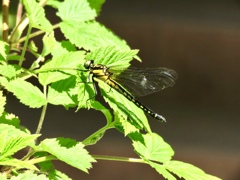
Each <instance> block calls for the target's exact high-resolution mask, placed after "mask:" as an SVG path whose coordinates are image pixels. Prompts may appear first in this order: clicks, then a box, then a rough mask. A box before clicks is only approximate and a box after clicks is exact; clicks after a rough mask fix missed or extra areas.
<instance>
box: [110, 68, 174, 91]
mask: <svg viewBox="0 0 240 180" xmlns="http://www.w3.org/2000/svg"><path fill="white" fill-rule="evenodd" d="M109 71H110V72H112V73H113V75H112V76H111V78H112V79H113V80H115V81H116V82H117V83H119V84H120V85H121V86H122V87H123V88H125V89H126V90H127V91H128V92H130V93H131V94H132V95H133V96H145V95H147V94H151V93H154V92H157V91H161V90H163V89H165V88H167V87H171V86H173V85H174V84H175V81H176V79H177V73H176V72H175V71H174V70H171V69H168V68H163V67H157V68H135V67H129V68H128V69H126V70H123V71H119V70H114V69H111V68H110V69H109Z"/></svg>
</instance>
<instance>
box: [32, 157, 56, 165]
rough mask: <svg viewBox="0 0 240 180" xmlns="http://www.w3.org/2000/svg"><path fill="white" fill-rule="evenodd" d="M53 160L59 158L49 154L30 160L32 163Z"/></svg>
mask: <svg viewBox="0 0 240 180" xmlns="http://www.w3.org/2000/svg"><path fill="white" fill-rule="evenodd" d="M51 160H57V158H56V157H55V156H53V155H49V156H44V157H40V158H36V159H31V160H29V161H28V162H29V163H31V164H36V163H40V162H45V161H51Z"/></svg>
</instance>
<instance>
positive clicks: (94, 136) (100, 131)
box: [82, 122, 114, 145]
mask: <svg viewBox="0 0 240 180" xmlns="http://www.w3.org/2000/svg"><path fill="white" fill-rule="evenodd" d="M113 123H114V122H113ZM113 127H114V126H113V125H112V124H107V125H106V126H104V127H102V128H101V129H99V130H98V131H96V132H95V133H93V134H91V135H90V136H88V137H87V138H86V139H84V140H83V141H82V143H83V144H84V145H92V144H95V143H96V142H94V143H91V140H92V139H96V137H100V138H101V137H102V134H103V133H104V132H105V131H106V130H108V129H111V128H113Z"/></svg>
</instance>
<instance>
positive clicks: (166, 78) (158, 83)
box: [84, 60, 177, 122]
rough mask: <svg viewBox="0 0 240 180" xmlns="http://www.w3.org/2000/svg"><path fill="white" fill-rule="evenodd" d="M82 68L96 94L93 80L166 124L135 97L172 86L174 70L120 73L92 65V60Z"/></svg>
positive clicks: (125, 70)
mask: <svg viewBox="0 0 240 180" xmlns="http://www.w3.org/2000/svg"><path fill="white" fill-rule="evenodd" d="M84 68H85V69H86V71H88V72H89V76H88V79H89V80H90V76H91V77H92V82H93V84H94V90H95V93H96V94H97V89H96V86H95V80H94V79H95V78H97V79H99V80H101V81H103V82H105V83H106V84H108V85H109V86H110V87H111V88H113V89H115V90H116V91H117V92H119V93H120V94H122V95H123V96H125V97H126V98H127V99H128V100H129V101H132V102H133V103H134V104H135V105H136V106H137V107H139V108H141V109H142V110H143V111H144V112H146V113H147V114H149V115H150V116H152V117H153V118H155V119H157V120H159V121H161V122H166V119H165V118H164V117H163V116H161V115H160V114H158V113H156V112H154V111H153V110H151V109H150V108H148V107H147V106H145V105H144V104H142V103H141V102H139V101H138V100H137V99H136V98H135V97H137V96H145V95H148V94H151V93H154V92H157V91H160V90H163V89H165V88H167V87H171V86H173V85H174V84H175V81H176V79H177V73H176V72H175V71H174V70H172V69H168V68H164V67H155V68H135V67H129V68H127V69H124V70H121V71H120V70H119V69H117V68H116V69H114V68H109V67H108V66H106V65H102V64H94V60H88V61H86V62H85V63H84Z"/></svg>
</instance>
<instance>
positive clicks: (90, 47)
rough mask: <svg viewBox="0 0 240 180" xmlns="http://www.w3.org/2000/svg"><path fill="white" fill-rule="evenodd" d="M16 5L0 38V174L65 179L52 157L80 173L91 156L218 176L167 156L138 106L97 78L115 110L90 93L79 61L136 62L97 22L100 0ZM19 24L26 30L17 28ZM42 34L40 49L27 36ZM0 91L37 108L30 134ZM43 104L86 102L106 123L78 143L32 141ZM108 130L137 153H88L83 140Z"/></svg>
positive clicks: (185, 174)
mask: <svg viewBox="0 0 240 180" xmlns="http://www.w3.org/2000/svg"><path fill="white" fill-rule="evenodd" d="M19 3H20V6H19V7H22V8H23V9H24V14H23V16H21V17H20V19H21V20H20V21H19V22H17V24H16V26H15V27H14V28H13V31H12V32H11V34H10V36H9V38H8V39H2V40H1V41H0V74H1V76H0V84H1V90H2V91H0V165H1V166H2V168H1V174H0V179H12V180H17V179H38V180H43V179H66V180H67V179H70V178H69V177H68V176H67V175H65V174H64V173H62V172H60V171H58V170H57V169H55V168H54V165H53V164H52V161H53V160H59V161H63V162H65V163H67V164H69V165H70V166H73V167H75V168H77V169H79V170H81V171H84V172H86V173H87V172H88V170H89V169H90V168H91V167H92V163H94V162H96V160H119V161H126V162H135V163H145V164H148V165H150V166H151V167H153V168H154V169H155V170H156V171H157V172H159V174H161V175H162V176H164V177H165V178H166V179H170V180H174V179H176V176H178V177H182V178H184V179H191V180H192V179H207V180H210V179H212V180H213V179H218V178H217V177H214V176H211V175H208V174H206V173H205V172H203V171H202V170H200V169H199V168H197V167H195V166H193V165H190V164H187V163H183V162H180V161H176V160H172V157H173V155H174V151H173V150H172V148H171V146H170V145H169V144H168V143H166V142H165V141H164V140H163V138H162V137H160V136H159V135H158V134H156V133H154V132H152V131H151V128H150V126H149V124H148V120H147V118H146V116H145V114H144V113H143V111H142V110H141V109H140V108H138V107H136V106H135V105H134V104H133V103H132V102H130V101H129V100H128V99H127V98H125V97H124V96H122V95H121V94H119V93H118V92H117V91H115V90H114V89H113V90H112V91H111V93H106V92H108V91H109V86H108V85H106V84H105V83H104V82H98V84H99V87H100V90H101V94H102V95H103V97H104V99H105V100H106V102H107V103H108V104H109V106H110V107H111V108H112V110H113V111H114V113H113V114H112V113H110V110H109V109H108V108H106V107H104V105H102V104H101V103H100V102H98V101H96V100H95V99H94V98H91V99H90V97H93V96H94V89H93V86H92V84H89V83H85V82H86V80H87V77H88V73H87V72H85V69H84V67H83V64H84V62H85V61H86V60H90V59H94V60H95V63H96V64H104V65H106V66H109V67H111V66H118V67H119V68H123V69H124V68H125V69H126V68H127V67H128V66H129V65H130V61H131V60H133V58H136V59H138V60H139V58H138V56H137V53H138V50H131V49H130V47H129V46H128V45H127V43H126V41H124V40H122V39H121V38H119V37H118V36H116V35H115V34H114V33H113V32H112V31H110V30H109V29H107V28H106V27H105V26H104V25H102V24H101V23H99V22H97V21H96V17H97V16H98V15H99V12H100V10H101V6H102V4H103V3H104V0H81V1H79V0H65V1H57V0H49V1H47V0H46V1H41V2H40V3H38V2H37V1H35V0H22V1H21V2H19ZM21 3H22V4H21ZM46 6H50V7H51V8H54V9H56V11H57V13H56V15H57V16H58V17H59V18H60V22H59V23H58V24H54V25H53V24H52V23H51V22H50V20H48V19H47V18H46V12H45V9H44V8H45V7H46ZM3 13H6V12H3ZM58 28H59V29H60V31H61V32H62V33H63V35H64V36H65V38H66V39H62V40H57V39H56V37H55V35H54V30H56V29H58ZM25 29H27V31H25V32H27V33H26V34H24V33H23V31H24V30H25ZM42 34H43V35H44V36H43V38H42V44H43V48H42V49H40V47H41V45H39V43H38V44H35V43H34V41H33V40H32V38H34V37H35V36H39V35H42ZM30 40H31V41H30ZM28 54H32V55H33V56H27V55H28ZM29 57H31V58H29ZM27 64H28V65H27ZM29 64H30V66H29ZM30 78H35V79H37V80H38V82H39V85H38V86H36V85H34V84H32V82H31V81H29V79H30ZM3 90H4V91H7V92H11V93H13V95H14V96H15V97H16V98H17V99H19V101H20V102H21V103H22V104H24V105H26V106H28V107H29V108H41V109H42V113H41V116H40V117H39V125H38V127H37V130H36V133H35V134H31V133H30V132H29V131H28V130H27V129H26V128H24V127H22V126H21V125H20V119H19V118H18V117H16V116H15V115H12V114H10V113H8V112H6V111H5V105H6V97H5V96H4V95H3V93H2V92H3ZM86 102H87V103H86ZM48 104H52V105H61V106H64V107H65V108H66V110H68V109H69V108H76V109H77V110H79V109H81V108H92V109H95V110H98V111H101V112H102V113H103V114H104V115H105V116H106V120H107V124H106V126H104V127H102V128H101V129H99V130H98V131H96V132H95V133H93V134H92V135H90V136H89V137H88V138H86V139H85V140H83V141H82V142H77V141H76V140H74V139H69V138H60V137H58V138H49V139H44V140H42V141H40V143H36V140H37V138H38V137H39V136H40V135H41V134H40V133H41V127H42V124H43V121H44V118H45V115H46V109H47V105H48ZM30 110H31V109H30ZM112 128H116V129H117V130H119V132H120V133H123V134H124V135H125V136H126V138H129V139H130V140H131V141H132V145H133V148H134V150H135V152H136V154H137V155H138V156H139V158H138V159H136V158H135V159H134V158H124V157H118V158H116V157H111V156H93V155H90V154H89V153H88V151H87V150H86V146H89V145H93V144H95V143H97V142H98V141H99V140H100V139H101V138H102V137H103V135H104V133H105V132H106V131H107V130H109V129H112ZM26 147H28V148H29V151H28V153H27V154H26V156H24V157H23V158H22V159H17V158H15V157H14V155H15V154H16V153H17V152H18V151H19V150H22V149H24V148H26Z"/></svg>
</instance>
